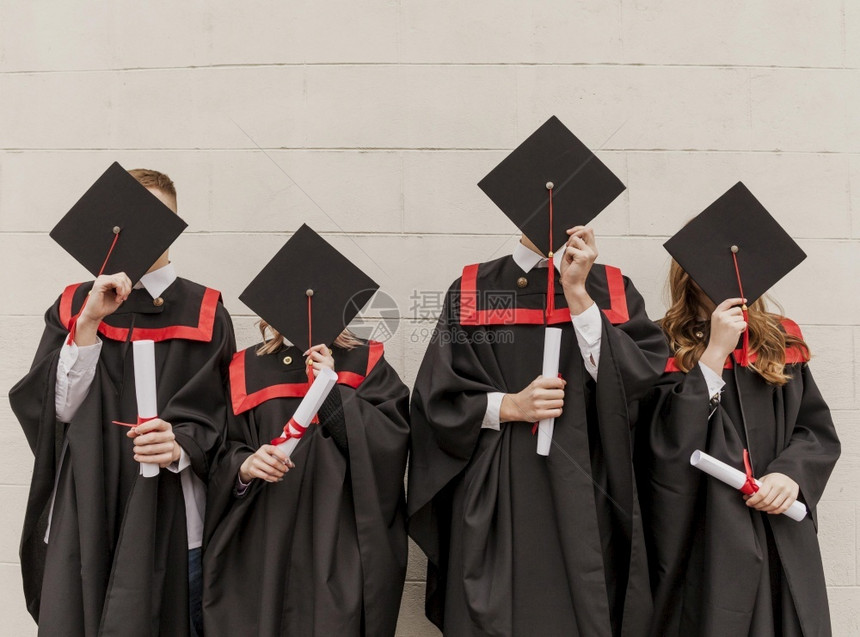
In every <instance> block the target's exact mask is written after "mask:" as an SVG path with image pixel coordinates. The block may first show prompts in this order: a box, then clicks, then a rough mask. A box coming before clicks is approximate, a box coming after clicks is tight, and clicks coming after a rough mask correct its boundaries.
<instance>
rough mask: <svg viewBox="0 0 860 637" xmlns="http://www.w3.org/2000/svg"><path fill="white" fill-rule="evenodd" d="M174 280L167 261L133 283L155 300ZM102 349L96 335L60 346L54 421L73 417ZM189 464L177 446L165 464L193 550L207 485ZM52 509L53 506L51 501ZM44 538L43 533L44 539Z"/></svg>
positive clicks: (200, 528) (197, 540) (198, 542)
mask: <svg viewBox="0 0 860 637" xmlns="http://www.w3.org/2000/svg"><path fill="white" fill-rule="evenodd" d="M174 281H176V270H175V268H174V267H173V264H172V263H168V264H167V265H165V266H164V267H161V268H159V269H157V270H153V271H152V272H147V273H146V274H144V275H143V276H142V277H141V278H140V281H138V282H137V283H136V284H135V286H134V289H136V290H139V289H141V288H143V289H146V291H147V292H148V293H149V295H150V296H151V297H152V298H153V299H156V298H158V297H160V296H161V295H162V294H164V291H165V290H167V288H169V287H170V286H171V285H173V282H174ZM101 351H102V341H101V339H99V338H98V337H97V338H96V343H95V344H94V345H85V346H83V347H80V346H78V345H77V344H76V343H74V342H72V343H71V344H68V343H64V344H63V347H62V348H61V349H60V359H59V361H58V362H57V384H56V392H55V395H54V403H55V406H56V410H57V420H59V421H61V422H70V421H71V420H72V418H74V416H75V414H76V413H77V411H78V408H80V406H81V404H82V403H83V402H84V399H85V398H86V396H87V393H88V392H89V390H90V385H92V382H93V378H95V374H96V366H97V364H98V360H99V355H100V354H101ZM190 466H191V458H190V457H189V456H188V454H187V453H185V449H182V447H181V446H180V455H179V460H178V461H177V462H174V463H173V464H171V465H170V466H168V467H167V469H168V470H169V471H172V472H173V473H179V474H181V475H180V481H181V483H182V495H183V497H184V499H185V521H186V531H187V533H188V548H189V549H194V548H197V547H199V546H202V544H203V516H204V514H205V511H206V486H205V485H204V484H203V482H202V481H201V480H200V479H199V478H198V477H197V476H196V475H195V474H194V472H193V471H186V470H185V469H187V468H188V467H190ZM51 508H52V509H53V504H52V506H51ZM49 524H50V521H49ZM47 537H48V536H47V534H46V536H45V539H46V541H47Z"/></svg>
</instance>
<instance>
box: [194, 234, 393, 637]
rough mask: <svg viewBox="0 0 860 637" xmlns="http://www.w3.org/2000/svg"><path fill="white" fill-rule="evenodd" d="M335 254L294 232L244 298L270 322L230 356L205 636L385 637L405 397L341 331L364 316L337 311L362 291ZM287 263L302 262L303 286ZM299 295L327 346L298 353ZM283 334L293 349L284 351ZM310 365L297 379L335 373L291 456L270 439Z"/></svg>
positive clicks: (213, 495) (304, 315) (304, 317)
mask: <svg viewBox="0 0 860 637" xmlns="http://www.w3.org/2000/svg"><path fill="white" fill-rule="evenodd" d="M333 250H334V249H333V248H331V246H329V245H328V244H327V243H325V242H324V241H323V240H322V239H321V238H320V237H318V236H317V235H315V234H313V233H312V231H310V229H308V228H306V227H303V228H302V229H301V230H299V231H298V232H297V233H296V235H294V236H293V238H291V239H290V241H289V242H288V243H287V245H286V246H285V247H284V248H283V249H282V252H281V253H279V255H277V256H276V257H275V259H273V262H272V264H270V266H267V268H266V269H264V270H263V272H262V273H261V275H260V277H258V279H257V280H256V282H257V283H260V285H259V286H258V287H255V284H254V283H252V284H251V286H249V289H248V290H246V292H245V293H244V294H243V295H242V297H241V298H242V300H243V301H245V303H247V304H248V305H249V306H251V307H252V309H255V310H258V311H261V313H262V312H265V315H264V316H265V318H266V319H268V320H269V321H271V323H272V325H271V326H269V324H268V323H267V322H265V321H261V328H262V332H263V335H264V339H265V342H264V343H261V344H259V345H255V346H253V347H249V348H248V349H246V350H244V351H241V352H239V353H237V354H236V356H235V357H234V359H233V362H232V364H231V367H230V392H231V400H232V412H233V414H234V417H232V418H231V421H230V427H229V435H228V439H229V440H228V445H227V448H226V450H225V452H224V455H223V456H222V457H221V459H220V461H219V463H218V467H217V469H216V471H215V473H214V474H213V477H212V480H211V483H210V488H209V506H208V508H207V513H208V519H207V525H206V537H207V542H206V552H205V557H204V583H205V592H204V620H205V630H206V635H207V636H208V637H218V636H221V635H223V636H225V637H227V636H231V637H232V636H233V635H260V636H268V637H276V636H278V637H279V636H286V635H318V636H329V635H342V636H344V637H346V636H348V635H373V636H380V637H384V636H385V635H393V634H394V631H395V626H396V624H397V615H398V610H399V608H400V596H401V593H402V590H403V583H404V579H405V575H406V558H407V537H406V504H405V497H404V495H405V494H404V488H403V478H404V473H405V470H406V457H407V452H408V441H409V425H408V419H407V418H408V402H409V390H408V389H407V387H406V386H405V385H404V384H403V382H402V381H401V380H400V378H399V377H398V375H397V372H395V371H394V369H393V368H392V367H391V366H390V365H389V364H388V362H387V361H386V360H385V358H384V356H383V345H382V343H379V342H376V341H364V340H361V339H358V338H356V337H355V336H353V335H351V333H350V332H348V331H344V332H343V333H340V334H339V332H340V331H341V330H343V323H344V321H345V318H346V320H348V319H349V318H351V317H352V316H353V315H354V314H355V313H356V312H357V311H358V310H360V309H361V306H362V305H363V302H362V301H359V302H358V304H357V305H355V306H352V309H351V310H350V309H346V312H347V315H346V317H345V315H344V310H345V308H347V307H348V306H347V303H346V302H347V300H348V299H349V298H350V297H354V295H355V293H357V292H359V291H360V290H362V289H368V284H367V283H363V282H362V281H363V279H362V278H361V277H358V278H359V282H356V280H355V277H356V276H357V273H356V272H355V268H354V266H351V265H349V266H348V267H347V263H343V262H341V261H340V259H343V258H342V257H340V255H337V254H336V253H334V252H333ZM280 257H283V258H284V259H285V260H286V262H281V261H280ZM294 257H295V258H297V260H298V261H300V262H302V263H304V264H306V265H307V264H311V265H312V267H313V272H311V273H308V277H307V278H306V277H305V276H303V273H302V272H301V267H300V266H299V264H296V266H297V267H293V266H292V259H293V258H294ZM344 261H345V260H344ZM320 264H324V265H325V268H321V267H317V266H319V265H320ZM333 273H336V276H332V274H333ZM314 276H316V277H317V278H316V279H314V278H313V277H314ZM320 277H322V279H320ZM370 285H371V286H372V287H373V288H374V289H375V287H376V286H375V284H372V282H371V283H370ZM306 289H312V290H313V299H312V300H313V308H312V315H313V318H312V323H313V329H312V335H313V336H312V338H313V339H314V340H316V339H320V341H321V342H326V341H328V342H331V341H334V343H333V345H332V346H331V347H328V346H326V345H320V344H317V345H315V346H314V347H310V348H308V343H309V342H313V341H311V337H309V336H308V310H307V304H306V292H305V291H306ZM273 290H274V292H273ZM292 292H295V294H291V293H292ZM347 292H348V293H347ZM258 294H259V296H258ZM273 297H276V298H275V299H273ZM270 301H271V302H274V303H275V304H276V305H280V304H283V305H280V306H279V307H274V308H272V307H270V306H268V303H269V302H270ZM296 301H298V302H296ZM332 307H339V309H338V310H337V311H336V312H335V311H332V309H331V308H332ZM350 312H351V313H350ZM275 326H277V327H275ZM280 330H284V333H288V334H289V335H290V336H289V338H290V341H291V342H295V343H301V347H297V346H295V345H287V344H286V343H285V342H284V339H283V337H282V336H281V332H280ZM338 334H339V335H338ZM335 337H337V338H335ZM306 348H308V349H306ZM308 357H309V362H310V363H311V365H310V367H308V368H307V369H309V370H313V372H314V374H317V373H319V371H320V370H321V369H322V368H323V367H329V368H332V369H334V370H335V371H336V372H337V384H336V385H335V386H334V388H333V389H332V391H331V393H330V394H329V395H328V397H327V399H326V400H325V402H324V403H323V404H322V407H321V409H320V411H319V414H318V418H319V424H313V425H310V426H309V427H308V428H307V430H306V431H305V432H304V434H303V435H302V436H301V439H300V440H299V443H298V446H297V447H296V448H295V450H294V452H293V453H292V457H291V458H287V456H286V455H284V453H283V452H282V450H280V449H278V448H276V447H275V446H273V445H272V444H270V441H273V439H275V438H278V437H279V436H282V434H283V429H284V426H285V425H286V424H287V423H288V422H289V421H290V420H291V418H292V417H293V415H294V413H295V412H296V408H297V407H298V405H299V404H300V402H301V399H302V397H303V396H304V395H305V394H306V393H307V390H308V387H309V378H308V375H307V371H306V365H305V359H306V358H308ZM240 478H241V481H240Z"/></svg>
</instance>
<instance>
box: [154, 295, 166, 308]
mask: <svg viewBox="0 0 860 637" xmlns="http://www.w3.org/2000/svg"><path fill="white" fill-rule="evenodd" d="M152 304H153V305H154V306H155V307H161V306H162V305H164V299H163V298H161V297H160V296H159V297H158V298H155V299H152Z"/></svg>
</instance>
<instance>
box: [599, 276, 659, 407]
mask: <svg viewBox="0 0 860 637" xmlns="http://www.w3.org/2000/svg"><path fill="white" fill-rule="evenodd" d="M624 293H625V297H626V300H627V312H628V315H629V318H628V320H627V321H625V322H624V323H621V324H619V325H613V324H612V323H611V322H610V320H609V318H608V317H607V316H606V315H605V314H604V315H603V316H601V320H602V321H603V338H602V340H601V359H600V364H601V373H602V371H603V361H604V359H607V358H611V359H613V362H614V367H615V368H616V369H617V370H618V373H619V374H620V378H621V382H622V384H623V385H624V392H625V397H626V399H627V401H628V402H632V401H634V400H637V399H639V398H641V397H642V396H644V395H645V393H647V392H648V391H649V390H650V389H651V387H653V386H654V385H655V383H658V382H659V380H660V376H661V374H662V373H663V372H664V370H665V368H666V361H667V359H668V356H669V347H668V345H667V343H666V337H665V336H664V334H663V331H662V330H661V329H660V327H659V326H658V325H657V324H656V323H654V322H653V321H652V320H651V319H650V318H648V314H647V313H646V312H645V301H644V299H643V298H642V295H640V294H639V292H638V290H637V289H636V287H635V286H634V285H633V282H632V281H630V279H628V278H627V277H624ZM601 314H603V313H602V312H601Z"/></svg>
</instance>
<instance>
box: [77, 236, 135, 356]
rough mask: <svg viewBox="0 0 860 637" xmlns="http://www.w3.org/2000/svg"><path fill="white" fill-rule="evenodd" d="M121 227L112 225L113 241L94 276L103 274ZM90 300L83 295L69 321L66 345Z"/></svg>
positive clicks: (97, 276) (88, 296)
mask: <svg viewBox="0 0 860 637" xmlns="http://www.w3.org/2000/svg"><path fill="white" fill-rule="evenodd" d="M120 232H121V229H120V227H119V226H114V227H113V241H112V242H111V244H110V248H108V252H107V256H106V257H105V260H104V261H103V262H102V267H100V268H99V273H98V274H97V275H96V278H99V277H100V276H101V275H102V274H104V271H105V268H106V267H107V263H108V260H109V259H110V255H111V254H113V249H114V248H115V247H116V242H117V240H119V233H120ZM89 300H90V295H89V294H88V295H87V296H85V297H84V302H83V303H82V304H81V309H80V310H78V313H77V314H75V315H74V316H73V317H72V319H71V320H70V321H69V338H68V340H66V345H71V344H72V343H74V342H75V333H76V332H77V327H78V318H80V316H81V314H82V313H83V311H84V308H85V307H86V306H87V301H89Z"/></svg>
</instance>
